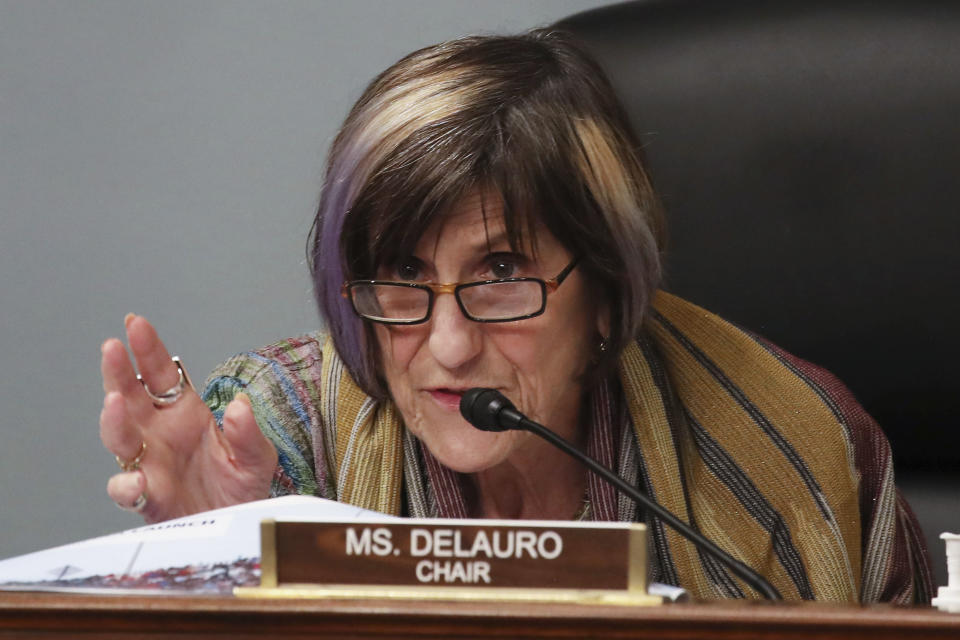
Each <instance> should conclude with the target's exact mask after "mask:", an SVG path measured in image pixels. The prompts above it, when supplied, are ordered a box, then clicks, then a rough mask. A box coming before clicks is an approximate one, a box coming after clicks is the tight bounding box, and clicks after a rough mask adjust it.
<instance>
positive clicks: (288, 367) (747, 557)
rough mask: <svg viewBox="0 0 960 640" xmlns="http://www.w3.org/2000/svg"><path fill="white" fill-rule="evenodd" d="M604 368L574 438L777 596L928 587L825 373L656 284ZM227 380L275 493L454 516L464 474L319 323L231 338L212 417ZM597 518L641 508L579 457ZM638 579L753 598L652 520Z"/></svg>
mask: <svg viewBox="0 0 960 640" xmlns="http://www.w3.org/2000/svg"><path fill="white" fill-rule="evenodd" d="M619 374H620V375H619V380H610V381H607V382H606V383H604V384H601V385H600V386H599V388H598V390H597V391H596V392H595V393H593V394H592V397H591V411H592V415H591V418H592V419H591V424H590V425H589V430H590V432H589V434H588V452H589V453H591V455H593V456H594V457H596V458H599V459H600V460H601V462H603V463H604V464H606V465H607V466H609V467H615V468H616V469H617V471H618V472H619V473H620V474H621V475H623V476H625V477H626V478H627V479H628V480H629V481H631V482H633V483H634V484H635V485H641V486H642V487H643V488H644V489H645V490H646V492H647V493H648V494H649V495H650V496H651V497H653V498H654V499H656V500H657V501H659V502H660V503H661V504H663V505H664V506H665V507H666V508H668V509H670V510H671V511H673V512H674V513H675V514H677V515H678V516H679V517H680V518H681V519H683V520H685V521H687V522H689V523H691V524H692V526H694V527H695V528H697V529H699V530H700V531H701V532H703V533H704V534H705V535H707V536H708V537H710V538H712V539H713V540H714V541H716V542H717V543H718V544H719V545H720V546H721V547H723V548H724V549H726V550H727V551H728V552H729V553H731V554H732V555H733V556H735V557H737V558H739V559H741V560H743V561H744V562H746V563H747V564H749V565H750V566H752V567H754V568H755V569H757V570H758V571H760V573H762V574H764V575H765V577H767V579H768V580H770V581H771V582H772V583H773V584H774V585H775V586H776V587H777V588H778V589H779V590H780V592H781V593H782V594H783V595H784V597H785V598H787V599H816V600H828V601H841V602H843V601H846V602H855V601H861V602H876V601H893V602H899V603H911V602H914V601H916V602H923V601H927V600H929V597H930V595H929V594H930V590H931V578H930V571H929V566H928V560H927V557H926V552H925V548H924V544H923V541H922V540H923V536H922V534H921V533H920V530H919V527H918V526H917V524H916V520H915V518H914V517H913V514H912V513H911V512H910V509H909V507H908V506H907V505H906V503H905V502H904V501H903V500H902V498H901V497H900V496H899V494H898V493H897V491H896V488H895V487H894V484H893V468H892V460H891V456H890V451H889V445H888V444H887V441H886V439H885V438H884V436H883V434H882V432H881V431H880V430H879V428H878V427H877V426H876V424H875V423H874V422H873V420H872V419H871V418H870V417H869V416H868V415H867V414H866V413H865V412H864V411H863V409H862V408H860V407H859V405H857V404H856V402H855V401H854V400H853V398H852V396H850V394H849V392H848V391H847V390H846V389H845V387H843V385H842V384H840V383H839V382H838V381H837V380H836V379H835V378H833V377H832V376H830V375H829V374H828V373H826V372H824V371H823V370H821V369H817V368H816V367H813V366H812V365H810V364H808V363H805V362H803V361H802V360H799V359H796V358H794V357H792V356H790V355H789V354H786V353H785V352H783V351H781V350H779V349H777V348H776V347H774V346H773V345H770V344H769V343H766V342H764V341H762V340H759V339H758V338H756V337H755V336H753V335H751V334H749V333H746V332H744V331H742V330H740V329H738V328H736V327H734V326H733V325H731V324H729V323H727V322H726V321H724V320H722V319H721V318H719V317H717V316H715V315H713V314H711V313H709V312H707V311H704V310H703V309H700V308H699V307H696V306H695V305H693V304H690V303H688V302H685V301H683V300H681V299H679V298H676V297H674V296H671V295H668V294H665V293H660V294H658V296H657V298H656V300H655V303H654V308H653V310H652V312H651V318H650V322H649V328H648V332H647V335H645V336H643V337H641V338H640V339H639V340H638V341H637V342H636V343H634V344H631V345H630V347H629V348H628V349H626V351H625V352H624V353H623V355H622V357H621V360H620V367H619ZM240 390H244V391H246V393H248V394H249V395H250V397H251V400H252V401H253V405H254V411H255V414H256V417H257V421H258V424H259V425H260V427H261V429H263V430H264V432H265V433H266V434H267V435H268V437H270V438H271V440H273V442H274V443H275V445H276V446H277V450H278V452H279V454H280V467H279V470H278V474H277V476H276V478H275V482H274V493H276V494H282V493H291V492H298V493H308V494H315V495H321V496H324V497H328V498H331V499H336V500H340V501H343V502H349V503H352V504H357V505H360V506H363V507H367V508H371V509H376V510H378V511H383V512H386V513H393V514H402V515H412V516H419V517H426V516H439V517H465V516H466V514H467V509H466V506H465V504H464V501H463V493H462V491H461V481H462V478H461V477H460V476H459V475H458V474H456V473H454V472H452V471H450V470H449V469H447V468H445V467H443V466H442V465H440V464H439V463H438V462H437V461H436V460H435V459H434V458H433V456H431V455H430V453H429V452H428V451H426V450H425V449H424V448H422V447H421V446H420V445H419V442H418V441H417V440H416V439H415V438H413V437H412V436H410V435H409V433H408V432H406V430H405V429H404V428H403V425H402V421H401V419H400V416H399V414H398V413H397V412H396V410H395V409H394V407H393V406H392V404H391V403H378V402H376V401H374V400H373V399H371V398H369V397H368V396H367V395H366V394H364V393H363V392H362V391H361V390H360V389H359V388H358V387H357V386H356V384H354V382H353V381H352V379H351V378H350V376H349V375H348V374H347V372H346V371H345V369H344V368H343V364H342V362H341V361H340V358H339V357H338V356H337V354H336V353H335V351H334V350H333V347H332V343H331V342H330V341H328V340H326V339H325V337H324V336H322V335H320V334H313V335H311V336H307V337H305V338H300V339H291V340H286V341H283V342H281V343H278V344H276V345H272V346H271V347H267V348H265V349H261V350H259V351H256V352H251V353H246V354H241V355H239V356H236V357H235V358H232V359H231V360H229V361H227V362H226V363H224V365H222V366H221V367H219V368H218V369H217V370H216V371H215V372H214V373H213V374H212V375H211V378H210V380H209V381H208V387H207V390H206V392H205V394H204V397H205V400H206V401H207V402H208V404H209V405H210V406H211V408H212V409H213V410H214V412H215V414H217V415H218V416H220V415H222V412H223V409H224V408H225V407H226V404H227V403H228V402H229V400H230V399H231V398H232V397H233V395H234V394H235V393H236V392H237V391H240ZM588 493H589V497H590V501H591V504H592V512H593V517H594V518H595V519H598V520H624V521H635V520H647V518H646V516H645V514H643V513H642V512H639V511H638V509H637V508H636V507H635V506H634V505H633V504H632V503H631V502H630V501H629V500H627V499H625V498H623V497H618V496H617V495H616V494H615V492H614V491H613V489H611V488H610V487H608V486H606V485H605V484H604V483H602V482H601V481H599V479H598V478H596V477H595V476H593V475H592V474H591V475H590V477H589V485H588ZM648 524H649V525H650V527H651V534H652V535H651V552H652V553H651V559H652V565H653V567H654V575H653V578H654V579H655V580H658V581H662V582H667V583H670V584H679V585H682V586H684V587H685V588H687V589H688V590H690V591H691V592H692V593H693V594H694V596H695V597H699V598H708V599H709V598H729V597H754V598H755V597H759V595H758V594H756V593H755V592H754V591H753V590H752V589H750V588H749V587H747V586H746V585H744V584H742V583H741V582H739V581H738V580H736V579H734V578H733V577H732V576H731V575H730V574H729V572H728V571H727V570H726V569H725V568H724V567H723V566H722V565H720V564H719V563H717V562H716V561H714V560H712V559H711V558H709V557H705V556H702V555H701V554H700V553H699V552H698V551H697V550H696V549H695V548H694V547H693V546H692V545H691V544H690V543H688V542H686V541H685V540H684V539H683V538H681V537H680V536H679V534H677V533H675V532H674V531H673V530H672V529H669V528H667V527H665V526H663V525H662V524H661V523H660V522H659V521H655V520H654V521H648Z"/></svg>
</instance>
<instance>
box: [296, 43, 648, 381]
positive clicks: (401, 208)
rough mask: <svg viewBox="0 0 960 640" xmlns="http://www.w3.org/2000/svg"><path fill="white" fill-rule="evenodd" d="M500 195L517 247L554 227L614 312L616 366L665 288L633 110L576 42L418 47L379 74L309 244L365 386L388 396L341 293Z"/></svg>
mask: <svg viewBox="0 0 960 640" xmlns="http://www.w3.org/2000/svg"><path fill="white" fill-rule="evenodd" d="M475 189H481V190H484V191H487V192H493V193H496V194H498V195H499V196H500V197H501V198H502V202H503V206H504V215H505V223H506V228H507V233H508V236H509V240H510V242H511V244H512V245H513V246H514V247H519V246H531V247H533V248H534V250H535V247H536V237H535V234H534V228H535V226H536V225H537V223H538V222H539V223H542V224H543V225H544V226H545V227H546V228H547V229H548V230H549V231H550V232H551V233H552V234H553V235H554V236H555V237H556V238H557V239H558V240H559V241H560V242H561V243H562V244H563V245H564V246H565V248H566V249H567V250H568V251H569V252H570V253H571V254H572V255H577V256H580V262H579V263H578V269H581V270H582V273H583V274H584V275H585V276H586V277H587V278H588V280H589V281H590V282H591V283H592V285H594V290H596V291H598V292H599V295H600V296H601V297H602V300H603V302H604V303H605V304H607V305H608V307H609V309H610V320H611V333H610V335H609V336H608V337H607V343H608V345H609V347H610V348H608V349H607V351H606V352H605V354H604V355H603V356H602V358H603V360H602V361H601V362H599V363H598V365H599V366H601V367H603V366H606V365H608V364H610V362H613V360H614V359H615V358H616V357H617V355H619V353H620V351H621V350H622V348H623V347H624V346H625V345H626V344H627V342H628V341H629V340H632V339H633V338H634V337H635V336H636V335H637V333H638V332H639V330H640V328H641V325H642V322H643V318H644V314H645V312H646V309H647V306H648V305H649V303H650V299H651V296H652V294H653V291H654V289H655V288H656V287H657V286H658V284H659V281H660V252H661V249H662V244H663V237H664V234H665V230H664V225H663V218H662V214H661V210H660V205H659V201H658V199H657V197H656V195H655V194H654V192H653V189H652V187H651V185H650V181H649V179H648V177H647V174H646V171H645V170H644V168H643V165H642V163H641V159H640V154H639V147H638V144H637V141H636V138H635V136H634V135H633V133H632V132H631V129H630V126H629V123H628V121H627V119H626V116H625V115H624V113H623V109H622V108H621V106H620V104H619V103H618V102H617V99H616V97H615V95H614V92H613V89H612V87H611V86H610V83H609V81H608V80H607V78H606V76H605V75H604V73H603V71H602V70H601V69H600V67H599V66H598V65H597V64H596V62H594V61H593V59H592V58H590V56H589V55H588V54H586V53H585V52H584V51H583V50H582V49H581V48H580V47H579V46H578V45H577V44H576V43H575V42H574V41H573V40H572V39H571V37H570V36H568V35H566V34H564V33H562V32H558V31H555V30H537V31H532V32H530V33H526V34H522V35H519V36H486V37H468V38H462V39H459V40H454V41H451V42H445V43H441V44H438V45H435V46H432V47H427V48H425V49H421V50H419V51H416V52H414V53H411V54H410V55H408V56H406V57H405V58H403V59H402V60H400V61H399V62H397V63H396V64H394V65H393V66H391V67H390V68H389V69H387V70H386V71H384V72H383V73H381V74H380V75H379V76H378V77H377V78H375V79H374V80H373V82H372V83H371V84H370V85H369V86H368V87H367V89H366V91H365V92H364V93H363V95H362V96H361V98H360V99H359V100H358V101H357V103H356V105H354V107H353V109H352V110H351V111H350V114H349V115H348V117H347V119H346V121H345V123H344V125H343V127H342V129H341V130H340V133H339V135H338V136H337V138H336V140H335V141H334V143H333V147H332V149H331V152H330V157H329V159H328V165H327V173H326V178H325V180H324V185H323V191H322V193H321V200H320V206H319V209H318V211H317V216H316V219H315V221H314V227H313V230H312V232H311V237H310V242H309V246H308V252H309V256H308V257H309V262H310V265H311V273H312V275H313V279H314V284H315V291H316V296H317V303H318V305H319V307H320V311H321V314H322V315H323V317H324V319H325V320H326V322H327V326H328V329H329V331H330V333H331V335H332V337H333V340H334V343H335V345H336V348H337V351H338V353H339V354H340V355H341V357H342V358H343V360H344V363H345V364H346V366H347V369H348V370H349V371H350V373H351V375H352V376H353V378H354V380H356V381H357V383H358V384H359V385H360V386H361V387H362V388H363V389H364V390H365V391H366V392H367V393H369V394H371V395H374V396H378V397H384V396H385V395H386V389H385V387H384V385H383V382H382V380H381V379H380V377H379V376H378V373H377V362H376V354H375V348H374V342H373V337H372V332H371V330H370V328H369V327H365V326H364V324H363V321H361V320H360V319H359V318H357V317H356V315H355V314H354V313H353V310H352V308H351V307H350V304H349V302H348V301H347V300H345V299H344V298H343V297H342V296H341V295H340V291H341V285H342V284H343V282H344V281H346V280H352V279H358V278H370V277H372V276H373V274H374V273H375V272H376V270H377V268H378V267H379V266H381V265H389V264H392V263H393V262H395V261H397V260H399V259H401V258H404V257H406V256H408V255H410V254H411V253H412V252H413V249H414V247H415V246H416V244H417V241H418V240H419V238H420V236H421V235H422V234H423V232H424V231H425V230H426V229H427V227H429V226H430V224H431V223H432V222H433V221H434V220H436V219H437V218H438V216H442V215H444V214H445V213H446V212H448V211H449V210H450V208H451V207H452V206H453V205H454V204H455V203H456V202H457V201H458V200H459V199H460V198H462V197H464V196H465V195H466V194H467V192H469V191H471V190H475Z"/></svg>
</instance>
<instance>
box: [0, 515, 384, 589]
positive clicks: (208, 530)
mask: <svg viewBox="0 0 960 640" xmlns="http://www.w3.org/2000/svg"><path fill="white" fill-rule="evenodd" d="M390 517H391V516H387V515H384V514H382V513H377V512H374V511H367V510H365V509H360V508H359V507H354V506H352V505H347V504H342V503H339V502H332V501H330V500H324V499H322V498H315V497H312V496H285V497H282V498H274V499H271V500H260V501H257V502H248V503H246V504H241V505H237V506H233V507H227V508H225V509H216V510H214V511H207V512H204V513H198V514H195V515H192V516H187V517H184V518H177V519H175V520H168V521H166V522H160V523H157V524H153V525H146V526H143V527H137V528H136V529H128V530H126V531H121V532H119V533H114V534H110V535H106V536H101V537H99V538H91V539H89V540H83V541H81V542H74V543H71V544H67V545H64V546H61V547H54V548H53V549H47V550H45V551H37V552H35V553H29V554H27V555H23V556H17V557H15V558H10V559H8V560H3V561H0V589H8V590H9V589H16V590H24V589H28V590H55V591H85V592H90V591H93V592H101V591H103V590H107V591H109V592H111V593H113V592H121V591H129V590H134V591H137V592H140V591H142V590H145V589H146V590H150V591H160V592H167V591H171V590H172V591H179V592H183V591H189V592H198V591H199V592H207V591H209V592H229V591H231V590H232V588H233V587H234V586H256V585H258V584H259V583H260V521H261V520H263V519H265V518H274V519H278V520H280V519H282V520H311V521H319V522H323V521H351V520H357V519H363V520H381V519H389V518H390Z"/></svg>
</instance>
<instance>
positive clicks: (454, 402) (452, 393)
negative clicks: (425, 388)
mask: <svg viewBox="0 0 960 640" xmlns="http://www.w3.org/2000/svg"><path fill="white" fill-rule="evenodd" d="M465 391H466V390H465V389H448V388H445V387H438V388H436V389H430V390H429V393H430V397H431V398H433V400H434V402H436V403H437V404H439V405H440V406H441V407H443V408H445V409H450V410H454V411H459V410H460V398H461V397H462V396H463V394H464V392H465Z"/></svg>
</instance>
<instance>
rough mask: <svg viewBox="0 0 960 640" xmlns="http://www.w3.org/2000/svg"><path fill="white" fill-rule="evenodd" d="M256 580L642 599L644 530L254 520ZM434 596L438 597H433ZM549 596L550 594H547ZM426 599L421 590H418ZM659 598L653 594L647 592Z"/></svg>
mask: <svg viewBox="0 0 960 640" xmlns="http://www.w3.org/2000/svg"><path fill="white" fill-rule="evenodd" d="M261 545H262V555H261V587H260V589H259V590H253V591H255V592H256V593H255V594H252V593H249V591H250V590H243V591H244V592H243V593H240V595H270V594H265V593H263V592H264V591H265V590H280V591H281V592H285V593H286V594H287V595H290V594H291V593H292V594H294V595H302V594H303V593H297V592H308V591H310V590H311V589H313V590H316V589H320V590H321V591H322V594H321V595H324V596H330V595H335V592H337V591H339V592H341V593H344V594H349V595H350V596H351V597H352V596H356V595H357V594H363V593H366V592H370V593H372V594H374V595H376V594H377V593H379V594H380V595H381V596H382V595H383V594H384V593H385V591H384V590H386V591H387V592H389V593H390V594H393V595H396V594H407V596H408V597H423V596H424V595H426V594H428V593H433V594H434V596H435V597H442V596H443V594H446V595H451V594H453V593H454V592H459V591H463V592H469V593H470V594H472V595H473V596H475V597H481V598H484V597H486V596H485V593H486V594H487V595H489V594H496V593H506V592H509V593H510V594H511V595H510V597H513V598H515V597H516V596H517V594H518V592H521V591H522V592H525V593H527V594H528V595H531V594H533V595H538V594H539V596H542V598H540V597H536V598H534V599H546V600H550V599H557V600H567V599H569V598H570V597H571V594H579V595H580V596H586V597H587V599H593V600H596V599H598V598H599V599H603V598H604V597H608V598H609V597H610V596H614V599H616V598H615V596H617V595H620V596H626V597H627V600H629V601H630V602H631V603H633V604H637V603H638V602H639V601H640V600H645V599H648V598H649V597H648V596H646V587H647V561H646V554H647V543H646V528H645V526H644V525H642V524H629V523H594V522H589V523H581V522H552V521H528V520H424V519H404V520H400V519H397V520H377V521H367V522H358V521H351V522H295V521H274V520H265V521H263V523H262V525H261ZM437 593H439V594H440V595H436V594H437ZM551 594H553V596H557V597H556V598H554V597H553V596H551ZM428 597H429V596H428ZM654 600H656V601H659V599H654Z"/></svg>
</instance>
